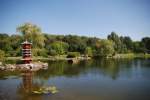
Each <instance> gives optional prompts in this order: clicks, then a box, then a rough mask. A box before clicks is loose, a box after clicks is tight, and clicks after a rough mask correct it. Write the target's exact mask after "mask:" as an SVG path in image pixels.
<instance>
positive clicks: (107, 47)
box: [96, 40, 115, 57]
mask: <svg viewBox="0 0 150 100" xmlns="http://www.w3.org/2000/svg"><path fill="white" fill-rule="evenodd" d="M114 51H115V50H114V43H113V42H112V41H110V40H100V47H99V48H97V52H96V55H99V56H102V57H108V56H112V55H113V54H114Z"/></svg>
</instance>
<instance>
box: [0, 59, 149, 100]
mask: <svg viewBox="0 0 150 100" xmlns="http://www.w3.org/2000/svg"><path fill="white" fill-rule="evenodd" d="M42 86H56V87H57V89H58V91H59V92H58V93H56V94H38V95H37V94H36V95H35V94H31V93H30V92H31V91H32V90H33V89H34V88H37V87H42ZM0 100H150V59H122V60H112V59H108V60H104V59H99V60H90V61H82V62H80V63H78V64H69V63H68V62H66V61H59V62H49V68H48V70H40V71H38V72H36V73H31V72H26V73H19V72H2V71H1V72H0Z"/></svg>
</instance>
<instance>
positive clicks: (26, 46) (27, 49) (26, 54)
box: [21, 40, 32, 64]
mask: <svg viewBox="0 0 150 100" xmlns="http://www.w3.org/2000/svg"><path fill="white" fill-rule="evenodd" d="M21 44H22V57H23V58H22V60H23V62H24V64H30V63H31V61H32V58H31V45H32V43H30V42H28V41H27V40H26V41H25V42H23V43H21Z"/></svg>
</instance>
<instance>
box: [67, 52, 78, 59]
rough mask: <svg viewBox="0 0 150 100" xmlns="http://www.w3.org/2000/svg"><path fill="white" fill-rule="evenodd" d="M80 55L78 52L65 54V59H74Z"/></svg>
mask: <svg viewBox="0 0 150 100" xmlns="http://www.w3.org/2000/svg"><path fill="white" fill-rule="evenodd" d="M79 56H80V53H79V52H68V54H67V58H75V57H79Z"/></svg>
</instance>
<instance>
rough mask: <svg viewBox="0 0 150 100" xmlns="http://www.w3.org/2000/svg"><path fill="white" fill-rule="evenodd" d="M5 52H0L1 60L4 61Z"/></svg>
mask: <svg viewBox="0 0 150 100" xmlns="http://www.w3.org/2000/svg"><path fill="white" fill-rule="evenodd" d="M4 57H5V52H4V51H3V50H0V60H4Z"/></svg>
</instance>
